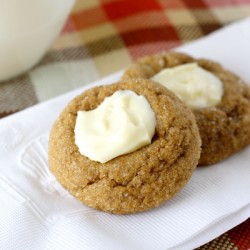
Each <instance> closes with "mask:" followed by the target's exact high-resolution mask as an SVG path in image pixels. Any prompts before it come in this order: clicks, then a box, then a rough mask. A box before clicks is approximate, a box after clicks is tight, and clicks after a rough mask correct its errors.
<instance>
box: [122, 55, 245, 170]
mask: <svg viewBox="0 0 250 250" xmlns="http://www.w3.org/2000/svg"><path fill="white" fill-rule="evenodd" d="M191 62H197V64H198V65H199V66H200V67H202V68H204V69H206V70H208V71H210V72H211V73H213V74H214V75H216V76H217V77H218V78H219V79H220V80H221V81H222V83H223V88H224V94H223V97H222V100H221V102H220V103H219V104H218V105H217V106H215V107H212V108H211V107H210V108H203V109H197V110H193V112H194V114H195V117H196V122H197V125H198V127H199V131H200V136H201V141H202V150H201V158H200V160H199V165H210V164H214V163H216V162H219V161H221V160H223V159H225V158H227V157H229V156H231V155H233V154H234V153H236V152H238V151H239V150H241V149H242V148H244V147H245V146H247V145H249V144H250V87H249V86H248V85H247V84H245V83H244V82H243V81H242V80H241V79H240V78H239V77H238V76H236V75H235V74H233V73H232V72H230V71H228V70H226V69H224V68H223V67H222V66H221V65H220V64H218V63H215V62H213V61H210V60H205V59H194V58H192V57H191V56H189V55H186V54H183V53H177V52H169V53H162V54H156V55H152V56H146V57H144V58H142V59H140V60H138V62H136V63H135V64H133V65H131V66H130V67H129V68H128V69H127V70H126V71H125V73H124V75H123V77H122V79H133V78H142V79H150V78H151V77H152V76H154V75H155V74H157V73H158V72H159V71H161V70H162V69H164V68H171V67H174V66H178V65H182V64H186V63H191Z"/></svg>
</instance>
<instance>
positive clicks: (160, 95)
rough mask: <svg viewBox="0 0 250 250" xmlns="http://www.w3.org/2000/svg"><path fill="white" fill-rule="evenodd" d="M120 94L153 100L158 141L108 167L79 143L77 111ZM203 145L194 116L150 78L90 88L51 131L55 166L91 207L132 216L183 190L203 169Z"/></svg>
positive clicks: (60, 178)
mask: <svg viewBox="0 0 250 250" xmlns="http://www.w3.org/2000/svg"><path fill="white" fill-rule="evenodd" d="M118 90H132V91H134V92H135V93H137V94H138V95H144V96H145V97H146V98H147V100H148V102H149V103H150V105H151V107H152V109H153V111H154V112H155V115H156V121H157V124H156V131H155V134H154V137H153V139H152V142H151V144H149V145H148V146H145V147H142V148H140V149H138V150H136V151H134V152H132V153H128V154H125V155H121V156H118V157H116V158H114V159H112V160H110V161H108V162H106V163H104V164H101V163H99V162H96V161H91V160H90V159H89V158H87V157H85V156H84V155H81V154H80V153H79V150H78V147H77V146H76V144H75V141H74V140H75V139H74V126H75V121H76V115H77V111H78V110H86V111H87V110H92V109H95V108H96V107H97V106H98V105H100V104H101V103H102V102H103V100H104V99H105V97H108V96H111V95H112V94H113V93H114V92H115V91H118ZM200 144H201V142H200V136H199V131H198V127H197V125H196V122H195V117H194V115H193V113H192V112H191V111H190V110H189V109H188V108H187V107H186V106H185V105H183V103H182V102H181V101H179V99H178V98H177V97H176V96H175V95H174V94H173V93H171V92H170V91H168V90H167V89H166V88H164V87H163V86H161V85H159V84H157V83H154V82H153V81H150V80H128V81H121V82H118V83H115V84H112V85H107V86H100V87H95V88H92V89H89V90H87V91H86V92H84V93H82V94H81V95H80V96H78V97H76V98H75V99H74V100H72V101H71V102H70V103H69V105H68V106H67V107H66V108H65V109H64V111H63V112H62V113H61V115H60V116H59V118H58V119H57V120H56V122H55V124H54V125H53V128H52V130H51V133H50V140H49V164H50V168H51V171H52V172H53V173H54V175H55V176H56V178H57V179H58V181H59V182H60V183H61V184H62V185H63V186H64V187H65V188H66V189H67V190H68V191H69V192H70V193H71V194H72V195H73V196H75V197H76V198H77V199H79V200H80V201H82V202H83V203H85V204H86V205H88V206H90V207H93V208H96V209H99V210H103V211H107V212H110V213H117V214H127V213H134V212H139V211H145V210H148V209H151V208H154V207H157V206H159V205H160V204H162V203H163V202H165V201H166V200H168V199H170V198H171V197H173V196H174V195H175V194H176V193H177V192H178V191H180V189H181V188H182V187H183V186H184V185H185V184H186V183H187V181H188V180H189V178H190V177H191V175H192V173H193V171H194V169H195V168H196V166H197V163H198V160H199V156H200ZM107 146H110V145H107Z"/></svg>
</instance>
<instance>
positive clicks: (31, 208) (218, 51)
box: [0, 19, 250, 250]
mask: <svg viewBox="0 0 250 250" xmlns="http://www.w3.org/2000/svg"><path fill="white" fill-rule="evenodd" d="M249 41H250V19H246V20H243V21H240V22H238V23H235V24H233V25H230V26H228V27H226V28H224V29H222V30H220V31H217V32H215V33H213V34H211V35H209V36H207V37H205V38H202V39H200V40H198V41H196V42H193V43H191V44H189V45H186V46H183V47H181V48H179V49H178V50H180V51H184V52H187V53H190V54H191V55H193V56H196V57H206V58H210V59H214V60H217V61H219V62H221V63H222V64H223V65H224V66H225V67H227V68H228V69H231V70H233V71H234V72H235V73H237V74H238V75H240V76H241V77H242V78H243V79H244V80H245V81H248V82H249V83H250V71H249V65H250V47H249ZM120 75H121V72H118V73H117V74H114V75H112V76H110V77H107V78H105V79H103V80H101V81H98V82H95V83H93V84H91V85H89V86H88V87H92V86H94V85H100V84H107V83H112V82H114V81H116V80H118V79H119V76H120ZM84 89H86V87H84V88H81V89H77V90H75V91H72V92H70V93H68V94H65V95H63V96H60V97H58V98H55V99H53V100H50V101H47V102H45V103H42V104H40V105H37V106H35V107H32V108H30V109H27V110H24V111H22V112H19V113H17V114H15V115H12V116H9V117H7V118H5V119H2V120H0V225H1V226H0V249H36V250H39V249H70V250H71V249H84V250H89V249H91V250H93V249H108V250H112V249H114V250H119V249H124V250H127V249H129V250H131V249H139V250H140V249H143V250H147V249H148V250H149V249H150V250H151V249H160V250H161V249H162V250H163V249H164V250H165V249H185V250H187V249H192V248H194V247H198V246H200V245H202V244H204V243H206V242H208V241H210V240H212V239H213V238H215V237H216V236H218V235H220V234H222V233H223V232H225V231H227V230H229V229H230V228H232V227H234V226H235V225H237V224H239V223H241V222H242V221H244V220H245V219H247V218H248V217H249V215H250V194H249V190H250V147H247V148H246V149H244V150H242V151H241V152H240V153H238V154H236V155H235V156H233V157H231V158H229V159H227V160H225V161H223V162H222V163H219V164H216V165H213V166H210V167H203V168H198V169H197V170H196V171H195V173H194V175H193V176H192V178H191V180H190V182H189V183H188V185H187V186H186V187H185V188H184V189H183V190H182V191H181V192H180V193H179V194H178V195H177V196H175V197H174V198H173V199H171V200H170V201H168V202H166V203H165V204H164V205H162V206H161V207H159V208H157V209H153V210H151V211H148V212H144V213H138V214H134V215H111V214H107V213H104V212H99V211H96V210H94V209H91V208H88V207H86V206H85V205H83V204H81V203H80V202H78V201H77V200H75V199H74V198H73V197H71V196H70V195H69V194H68V193H67V191H65V190H64V189H63V188H62V187H61V186H60V184H59V183H57V181H56V180H55V178H54V177H53V175H51V173H50V171H49V168H48V164H47V142H48V134H49V130H50V128H51V125H52V123H53V122H54V120H55V118H56V117H57V116H58V114H59V113H60V112H61V110H62V109H63V108H64V106H65V105H66V104H67V103H68V102H69V101H70V100H71V99H72V98H73V97H75V96H76V95H77V94H79V93H81V92H82V91H83V90H84Z"/></svg>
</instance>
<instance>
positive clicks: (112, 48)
mask: <svg viewBox="0 0 250 250" xmlns="http://www.w3.org/2000/svg"><path fill="white" fill-rule="evenodd" d="M249 15H250V1H249V0H218V1H217V0H147V1H145V0H136V1H135V0H78V1H77V2H76V4H75V7H74V9H73V11H72V14H71V16H70V17H69V19H68V21H67V23H66V24H65V27H64V29H63V31H62V32H61V34H60V36H59V37H58V38H57V40H56V41H55V42H54V44H53V46H52V47H51V49H50V50H49V52H48V53H47V54H46V55H45V56H44V58H43V59H42V60H41V62H40V63H39V64H38V65H36V66H35V67H34V68H33V69H32V70H30V71H29V72H27V73H25V74H23V75H22V76H19V77H17V78H15V79H11V80H8V81H5V82H1V83H0V118H1V117H5V116H7V115H10V114H12V113H15V112H17V111H19V110H22V109H25V108H27V107H29V106H32V105H34V104H36V103H39V102H42V101H44V100H47V99H49V98H52V97H54V96H57V95H59V94H62V93H65V92H67V91H69V90H72V89H74V88H76V87H79V86H82V85H84V84H88V83H90V82H92V81H95V80H97V79H99V78H101V77H103V76H106V75H108V74H110V73H113V72H115V71H118V70H120V69H123V68H125V67H126V66H127V65H128V64H129V63H131V62H132V61H133V60H135V59H137V58H138V57H141V56H144V55H146V54H151V53H156V52H159V51H161V50H169V49H172V48H174V47H176V46H179V45H181V44H183V43H187V42H189V41H192V40H195V39H197V38H200V37H202V36H204V35H206V34H208V33H210V32H212V31H214V30H216V29H219V28H221V27H223V26H224V25H226V24H228V23H230V22H233V21H236V20H238V19H241V18H244V17H246V16H249ZM249 239H250V220H249V219H248V220H247V221H246V222H244V223H243V224H241V225H239V226H237V227H236V228H234V229H232V230H230V231H229V232H227V233H225V234H223V235H222V236H221V237H219V238H217V239H215V240H214V241H212V242H210V243H208V244H206V245H205V246H203V247H200V248H199V249H209V250H210V249H211V250H212V249H225V250H226V249H239V250H243V249H244V250H245V249H250V242H249Z"/></svg>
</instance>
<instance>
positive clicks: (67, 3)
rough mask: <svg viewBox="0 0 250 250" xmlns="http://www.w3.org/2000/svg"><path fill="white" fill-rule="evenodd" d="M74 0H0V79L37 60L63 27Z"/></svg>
mask: <svg viewBox="0 0 250 250" xmlns="http://www.w3.org/2000/svg"><path fill="white" fill-rule="evenodd" d="M74 2H75V0H0V81H2V80H6V79H8V78H11V77H14V76H16V75H18V74H20V73H23V72H25V71H26V70H28V69H29V68H31V67H32V66H33V65H34V64H36V63H37V62H38V61H39V60H40V59H41V57H42V56H43V55H44V53H45V52H46V51H47V50H48V48H49V47H50V45H51V43H52V42H53V41H54V39H55V38H56V36H57V35H58V34H59V32H60V30H61V29H62V27H63V25H64V23H65V21H66V19H67V17H68V15H69V13H70V10H71V8H72V6H73V4H74Z"/></svg>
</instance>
